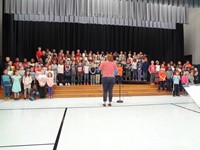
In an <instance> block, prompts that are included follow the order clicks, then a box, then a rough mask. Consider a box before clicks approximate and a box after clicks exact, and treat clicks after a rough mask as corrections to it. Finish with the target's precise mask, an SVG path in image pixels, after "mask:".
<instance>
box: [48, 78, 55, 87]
mask: <svg viewBox="0 0 200 150" xmlns="http://www.w3.org/2000/svg"><path fill="white" fill-rule="evenodd" d="M47 85H48V86H49V87H52V86H53V85H54V82H53V77H47Z"/></svg>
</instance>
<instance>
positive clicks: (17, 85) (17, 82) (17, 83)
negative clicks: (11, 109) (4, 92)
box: [12, 70, 21, 100]
mask: <svg viewBox="0 0 200 150" xmlns="http://www.w3.org/2000/svg"><path fill="white" fill-rule="evenodd" d="M12 81H13V86H12V92H14V100H19V92H21V76H20V75H19V72H18V70H16V71H15V72H14V75H13V76H12Z"/></svg>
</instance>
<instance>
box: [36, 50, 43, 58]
mask: <svg viewBox="0 0 200 150" xmlns="http://www.w3.org/2000/svg"><path fill="white" fill-rule="evenodd" d="M42 55H43V54H42V52H41V51H37V52H36V56H37V58H38V59H39V58H40V57H41V56H42Z"/></svg>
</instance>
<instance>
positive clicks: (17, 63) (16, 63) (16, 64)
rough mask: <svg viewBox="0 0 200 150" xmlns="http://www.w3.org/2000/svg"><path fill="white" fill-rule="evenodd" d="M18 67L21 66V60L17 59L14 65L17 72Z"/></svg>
mask: <svg viewBox="0 0 200 150" xmlns="http://www.w3.org/2000/svg"><path fill="white" fill-rule="evenodd" d="M18 65H19V58H16V59H15V62H14V63H13V66H14V67H15V70H16V69H17V67H18Z"/></svg>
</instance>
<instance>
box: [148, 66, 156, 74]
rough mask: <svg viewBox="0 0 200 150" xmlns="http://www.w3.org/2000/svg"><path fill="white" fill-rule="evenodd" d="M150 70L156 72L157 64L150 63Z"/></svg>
mask: <svg viewBox="0 0 200 150" xmlns="http://www.w3.org/2000/svg"><path fill="white" fill-rule="evenodd" d="M149 72H150V73H155V72H156V66H155V65H150V66H149Z"/></svg>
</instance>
